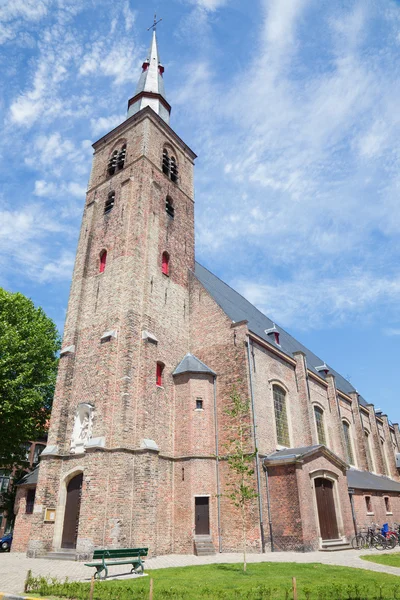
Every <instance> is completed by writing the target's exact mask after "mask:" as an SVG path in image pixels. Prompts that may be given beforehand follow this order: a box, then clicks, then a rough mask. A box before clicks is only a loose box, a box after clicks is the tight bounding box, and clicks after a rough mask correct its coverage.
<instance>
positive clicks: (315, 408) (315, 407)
mask: <svg viewBox="0 0 400 600" xmlns="http://www.w3.org/2000/svg"><path fill="white" fill-rule="evenodd" d="M313 411H314V423H315V428H316V431H317V440H318V444H319V445H321V446H326V447H327V446H328V438H327V435H326V427H325V410H324V409H323V408H322V406H320V405H319V404H313ZM317 412H318V413H320V415H321V421H320V424H321V428H322V436H323V439H324V441H323V442H321V440H320V431H319V428H318V421H317V416H316V413H317Z"/></svg>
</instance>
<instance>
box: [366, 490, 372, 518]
mask: <svg viewBox="0 0 400 600" xmlns="http://www.w3.org/2000/svg"><path fill="white" fill-rule="evenodd" d="M364 498H365V508H366V509H367V515H373V514H374V509H373V506H372V496H371V495H370V494H367V495H366V496H364Z"/></svg>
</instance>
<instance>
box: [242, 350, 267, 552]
mask: <svg viewBox="0 0 400 600" xmlns="http://www.w3.org/2000/svg"><path fill="white" fill-rule="evenodd" d="M246 344H247V359H248V362H249V381H250V399H251V412H252V414H253V439H254V448H255V453H256V472H257V494H258V512H259V515H260V533H261V551H262V553H263V554H264V553H265V537H264V523H263V509H262V498H261V482H260V456H259V454H258V443H257V420H256V411H255V407H254V394H253V376H252V373H251V360H250V339H249V340H248V341H247V343H246Z"/></svg>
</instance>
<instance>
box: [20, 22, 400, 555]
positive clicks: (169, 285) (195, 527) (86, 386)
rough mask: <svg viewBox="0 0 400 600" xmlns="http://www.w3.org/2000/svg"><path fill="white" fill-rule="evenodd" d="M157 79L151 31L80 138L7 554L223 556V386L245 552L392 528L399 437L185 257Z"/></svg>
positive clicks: (183, 197)
mask: <svg viewBox="0 0 400 600" xmlns="http://www.w3.org/2000/svg"><path fill="white" fill-rule="evenodd" d="M163 72H164V68H163V66H162V64H161V62H160V60H159V54H158V48H157V41H156V34H155V32H153V37H152V43H151V47H150V50H149V54H148V57H147V59H146V60H145V61H144V63H143V67H142V74H141V76H140V80H139V83H138V86H137V89H136V93H135V95H134V96H133V98H131V99H130V100H129V103H128V115H127V119H126V120H125V121H124V122H123V123H121V124H120V125H118V127H116V128H115V129H113V130H112V131H110V132H109V133H107V134H106V135H104V136H103V137H102V138H101V139H100V140H98V141H97V142H96V143H95V144H94V145H93V148H94V157H93V166H92V172H91V176H90V181H89V186H88V192H87V196H86V202H85V207H84V213H83V219H82V227H81V232H80V237H79V244H78V249H77V255H76V262H75V268H74V273H73V279H72V286H71V292H70V298H69V304H68V313H67V318H66V324H65V331H64V340H63V346H62V351H61V356H60V365H59V372H58V380H57V387H56V393H55V398H54V405H53V411H52V416H51V422H50V430H49V435H48V442H47V446H46V449H45V450H44V451H43V453H42V455H41V460H40V465H39V468H38V470H37V471H35V472H34V473H33V474H31V476H30V477H29V478H28V479H27V480H26V481H25V482H22V485H21V486H20V490H19V493H18V499H17V503H16V513H17V514H16V524H15V530H14V544H13V550H14V551H25V550H26V551H27V553H28V555H29V556H40V555H43V554H46V553H61V552H62V553H65V554H67V555H68V554H73V555H76V556H77V557H80V558H82V557H86V556H88V555H90V553H91V552H92V550H93V548H95V547H110V548H118V547H138V546H148V547H149V551H150V554H151V555H157V554H158V555H159V554H166V553H193V552H204V551H208V552H218V551H236V550H239V549H240V545H241V521H240V516H239V514H238V511H237V510H236V508H235V507H234V505H233V503H232V501H231V500H230V499H229V498H228V497H227V495H226V491H227V482H229V480H230V478H232V472H231V471H230V470H229V468H228V465H227V462H226V460H224V457H225V454H226V450H225V442H226V436H227V434H226V420H227V415H226V413H225V409H226V406H227V405H228V403H229V398H230V394H231V392H232V387H233V386H234V385H235V386H236V388H237V389H238V391H239V392H240V393H241V395H242V397H245V398H248V399H249V400H250V413H249V422H250V423H251V426H252V429H251V437H250V440H249V443H250V445H251V448H252V450H256V453H255V459H254V464H255V472H254V489H255V490H256V491H257V492H258V496H257V497H256V498H255V499H254V501H253V504H252V505H251V507H250V511H249V518H248V545H249V550H250V551H254V552H262V551H263V550H267V551H268V550H270V549H274V550H281V551H282V550H300V551H307V550H314V549H327V548H340V547H343V546H345V545H346V543H347V542H348V541H349V539H351V537H352V536H353V535H354V529H355V525H356V523H358V525H360V526H362V525H364V524H365V523H366V522H371V521H374V522H378V523H382V522H385V521H389V522H392V521H395V520H397V521H400V478H399V471H398V468H397V464H399V463H398V462H397V460H396V459H397V458H398V457H399V454H398V453H399V446H400V433H399V427H398V425H397V424H392V423H391V422H390V421H389V420H388V417H387V416H386V415H384V414H381V413H380V412H377V411H376V410H375V409H374V406H373V405H372V404H369V403H368V402H366V401H365V400H364V399H363V398H361V397H360V396H359V394H358V393H357V391H356V390H355V389H354V387H353V386H352V385H351V384H350V383H349V382H348V381H346V380H345V379H344V378H343V377H342V376H341V375H339V373H337V372H335V370H334V369H333V368H331V367H330V366H327V365H326V364H325V362H324V361H323V360H322V359H321V358H319V357H317V356H316V355H315V354H313V353H312V352H311V351H309V350H308V349H307V348H305V347H304V346H303V345H302V344H301V343H300V342H298V341H297V340H295V339H294V338H293V337H291V336H290V335H289V334H288V333H287V332H286V331H285V330H284V329H282V328H281V327H279V326H278V325H275V324H274V323H273V322H272V321H271V320H270V319H269V318H268V317H266V316H265V315H264V314H262V313H261V312H260V311H259V310H257V309H256V308H255V307H254V306H252V305H251V304H250V303H249V302H248V301H247V300H245V299H244V298H243V297H242V296H240V295H239V294H238V293H237V292H235V291H234V290H233V289H232V288H230V287H229V286H228V285H226V284H225V283H224V282H223V281H221V280H220V279H219V278H218V277H217V276H216V275H214V274H212V273H211V272H210V271H208V270H207V269H205V268H204V267H203V266H201V265H200V264H198V263H196V261H195V249H194V189H193V169H194V161H195V158H196V155H195V153H194V152H193V151H192V150H191V149H190V148H189V147H188V146H187V145H186V144H185V142H184V141H183V140H182V139H181V138H180V137H179V136H178V135H177V134H176V133H175V131H174V130H173V129H172V128H171V127H170V125H169V117H170V111H171V107H170V105H169V103H168V101H167V99H166V95H165V91H164V83H163ZM224 453H225V454H224ZM225 458H226V457H225ZM25 488H26V489H25ZM34 488H36V495H35V504H34V507H33V510H30V511H29V512H27V510H26V498H27V494H28V490H32V489H34ZM30 497H31V498H32V491H31V493H30ZM30 508H31V507H30Z"/></svg>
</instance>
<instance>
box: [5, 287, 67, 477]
mask: <svg viewBox="0 0 400 600" xmlns="http://www.w3.org/2000/svg"><path fill="white" fill-rule="evenodd" d="M59 347H60V340H59V336H58V333H57V329H56V326H55V324H54V323H53V321H52V320H51V319H50V318H49V317H47V316H46V315H45V313H44V312H43V310H42V309H41V308H36V307H35V305H34V304H33V302H32V301H31V300H30V299H28V298H26V297H25V296H23V295H22V294H19V293H16V294H13V293H10V292H7V291H6V290H3V289H1V288H0V466H2V467H3V468H4V467H10V468H11V467H13V466H19V465H23V464H24V455H25V452H24V449H23V447H22V444H23V443H24V442H27V441H30V440H35V439H38V438H39V437H41V436H42V435H43V434H44V432H45V430H46V425H47V423H48V419H49V416H50V410H51V404H52V400H53V394H54V386H55V379H56V373H57V362H58V360H57V352H58V350H59Z"/></svg>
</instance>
